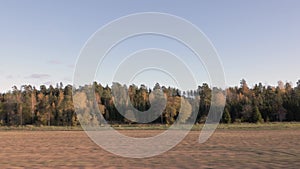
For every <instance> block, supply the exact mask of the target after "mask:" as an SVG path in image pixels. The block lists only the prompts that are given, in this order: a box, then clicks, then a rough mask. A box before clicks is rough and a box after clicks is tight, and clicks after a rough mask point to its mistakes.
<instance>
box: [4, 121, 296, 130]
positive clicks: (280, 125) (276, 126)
mask: <svg viewBox="0 0 300 169" xmlns="http://www.w3.org/2000/svg"><path fill="white" fill-rule="evenodd" d="M203 126H204V124H198V125H194V126H193V128H192V130H194V131H198V130H201V129H202V128H203ZM112 127H113V128H114V129H116V130H167V129H168V128H169V126H167V125H147V124H143V125H139V124H134V125H128V124H122V125H112ZM217 129H218V130H284V129H300V122H289V123H288V122H276V123H262V124H254V123H239V124H219V125H218V127H217ZM6 130H16V131H23V130H25V131H83V129H82V128H81V126H32V125H28V126H0V131H6Z"/></svg>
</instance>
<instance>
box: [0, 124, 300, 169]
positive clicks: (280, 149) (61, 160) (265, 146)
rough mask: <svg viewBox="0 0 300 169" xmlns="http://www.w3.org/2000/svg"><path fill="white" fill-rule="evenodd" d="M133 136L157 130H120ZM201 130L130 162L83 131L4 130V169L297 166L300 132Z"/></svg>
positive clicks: (0, 139)
mask: <svg viewBox="0 0 300 169" xmlns="http://www.w3.org/2000/svg"><path fill="white" fill-rule="evenodd" d="M120 132H121V133H123V134H126V135H129V136H134V137H148V136H154V135H156V134H158V133H161V132H162V131H159V130H122V131H120ZM198 137H199V131H191V132H190V134H189V135H188V136H187V137H186V138H185V139H184V140H183V141H182V142H181V143H180V144H179V145H177V146H176V147H175V148H173V149H171V150H170V151H169V152H166V153H164V154H162V155H159V156H156V157H152V158H145V159H129V158H122V157H118V156H115V155H113V154H111V153H108V152H106V151H104V150H103V149H101V148H100V147H98V146H97V145H96V144H95V143H93V142H92V141H91V140H90V139H89V138H88V136H87V135H86V134H85V133H84V132H83V131H11V130H9V131H0V168H23V167H25V168H141V167H142V168H298V167H299V166H300V129H284V130H264V129H262V130H232V129H230V130H229V129H228V130H226V129H218V130H217V131H216V132H215V133H214V135H213V136H212V137H211V138H210V139H209V140H208V141H207V142H206V143H204V144H199V143H198Z"/></svg>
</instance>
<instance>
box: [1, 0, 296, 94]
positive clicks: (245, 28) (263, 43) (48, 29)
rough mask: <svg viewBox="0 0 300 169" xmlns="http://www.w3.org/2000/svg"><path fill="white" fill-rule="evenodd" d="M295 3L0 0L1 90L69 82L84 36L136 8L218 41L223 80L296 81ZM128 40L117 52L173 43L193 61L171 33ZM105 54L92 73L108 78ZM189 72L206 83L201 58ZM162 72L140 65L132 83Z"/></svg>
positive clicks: (274, 0)
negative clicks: (180, 21)
mask: <svg viewBox="0 0 300 169" xmlns="http://www.w3.org/2000/svg"><path fill="white" fill-rule="evenodd" d="M299 9H300V1H298V0H285V1H283V0H264V1H262V0H226V1H221V0H209V1H208V0H207V1H200V0H191V1H183V0H182V1H176V0H175V1H174V0H164V1H161V0H152V1H141V0H119V1H116V0H102V1H97V0H95V1H93V0H88V1H83V0H43V1H39V0H23V1H19V0H0V92H3V91H7V90H10V89H11V88H12V86H14V85H15V86H17V87H19V86H21V85H23V84H31V85H35V86H39V85H41V84H45V85H50V84H52V85H55V84H56V83H59V82H63V83H64V84H72V79H73V73H74V69H75V65H76V61H77V57H78V55H79V53H80V51H81V49H82V48H83V46H84V45H85V43H86V42H87V40H88V39H89V38H90V37H91V36H92V35H93V34H94V33H95V32H96V31H97V30H99V28H101V27H103V26H104V25H106V24H107V23H109V22H111V21H113V20H115V19H118V18H120V17H122V16H126V15H129V14H134V13H137V12H162V13H168V14H172V15H176V16H179V17H181V18H184V19H186V20H188V21H189V22H191V23H193V24H194V25H196V26H197V27H198V28H199V29H200V30H202V32H203V33H204V34H205V35H206V36H207V37H208V38H209V39H210V41H211V42H212V44H213V45H214V47H215V48H216V50H217V52H218V54H219V57H220V60H221V62H222V64H223V69H224V73H225V78H226V85H227V86H236V85H239V82H240V80H241V79H242V78H244V79H246V81H247V83H248V84H249V85H250V86H252V85H254V84H255V83H258V82H262V83H263V84H267V85H277V81H278V80H282V81H283V82H292V83H293V84H294V85H295V84H296V81H297V80H298V79H300V74H299V72H298V71H297V69H298V68H299V63H300V31H299V30H300V22H299V20H300V10H299ZM164 41H166V42H167V41H168V42H167V43H164ZM127 42H128V44H127V45H126V44H125V43H124V44H123V47H122V44H121V45H120V47H119V51H116V50H115V51H114V53H115V55H117V54H119V55H120V54H121V55H122V54H124V53H122V52H124V50H125V51H126V52H127V53H128V52H129V51H133V49H140V48H147V47H160V48H167V49H168V48H172V49H175V52H178V55H180V54H182V55H184V56H181V59H183V60H186V62H188V63H189V64H191V65H193V63H192V61H189V55H185V54H186V53H185V52H183V51H185V49H182V50H180V49H181V48H180V47H179V45H178V44H175V43H174V42H172V41H171V40H166V39H164V38H162V37H155V36H146V37H142V38H139V37H137V38H135V39H134V38H133V39H129V40H128V41H127ZM172 44H173V45H174V46H172ZM128 46H130V47H128ZM126 52H125V53H126ZM110 55H113V53H112V54H110ZM108 56H109V55H108ZM109 58H110V57H108V59H107V60H106V62H104V63H105V64H104V66H103V67H102V69H101V68H99V70H98V74H97V75H96V76H95V77H96V78H95V79H96V80H97V81H99V82H100V83H102V84H106V83H108V84H110V83H111V81H110V80H109V79H110V78H111V77H112V75H111V74H112V73H111V72H113V71H114V69H113V68H111V67H113V65H116V64H117V63H118V61H117V60H113V59H112V61H110V60H109ZM111 58H113V57H111ZM137 64H138V63H137ZM192 67H193V68H194V69H197V65H193V66H192ZM152 73H153V72H152ZM193 73H194V74H195V76H197V77H198V79H199V83H201V82H200V81H201V79H203V82H207V81H208V83H209V79H208V75H207V73H205V68H204V67H203V66H202V65H201V64H199V70H196V71H194V72H193ZM168 78H170V77H168V76H166V75H164V74H161V73H159V72H158V73H156V74H155V73H154V74H151V72H144V74H139V75H138V76H137V77H136V78H135V79H133V80H132V82H134V83H146V85H148V86H151V85H153V84H154V83H156V82H161V83H162V84H164V85H170V84H171V83H172V84H173V82H171V81H172V79H170V80H166V79H168ZM172 84H171V85H172Z"/></svg>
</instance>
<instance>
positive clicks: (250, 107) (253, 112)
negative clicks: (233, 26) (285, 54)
mask: <svg viewBox="0 0 300 169" xmlns="http://www.w3.org/2000/svg"><path fill="white" fill-rule="evenodd" d="M92 86H93V87H94V91H95V92H94V96H95V101H96V104H97V106H98V108H99V110H100V112H101V113H102V115H103V117H104V118H105V120H107V121H108V122H109V123H111V124H125V123H129V124H131V123H132V121H130V120H128V119H126V118H124V116H122V115H121V114H120V113H119V112H118V110H117V109H116V107H115V104H114V101H113V100H114V96H113V95H112V88H114V87H116V86H122V85H121V84H119V83H113V84H112V86H111V87H110V86H108V85H106V86H102V85H101V84H100V83H97V82H94V83H93V84H92ZM85 87H87V86H85ZM122 87H123V88H126V90H127V91H128V96H129V99H130V100H124V104H128V102H129V101H130V103H132V105H133V106H134V108H136V109H137V110H139V111H146V110H148V109H149V108H150V107H151V104H150V100H149V98H151V97H149V96H151V95H150V93H151V92H152V91H154V90H155V89H159V90H161V91H162V92H163V93H164V95H165V96H166V98H167V103H166V107H165V109H164V110H163V112H162V113H161V114H160V116H159V117H158V118H157V119H156V120H153V121H152V122H151V123H152V124H167V125H169V124H172V123H173V122H174V121H175V120H176V118H177V117H178V113H179V109H180V107H181V104H180V103H181V102H182V100H183V101H184V104H183V105H184V109H185V110H187V111H186V112H190V113H186V114H185V115H184V116H183V117H182V119H181V120H182V121H183V122H186V121H188V120H189V119H190V118H191V117H192V116H194V117H195V116H196V122H195V123H204V122H205V119H206V118H207V115H208V111H209V109H210V106H211V102H212V97H211V94H212V92H213V90H215V89H214V88H210V86H209V85H208V84H206V83H204V84H202V85H200V86H198V88H197V89H196V90H189V91H180V90H179V89H176V88H172V87H165V86H160V85H159V84H158V83H157V84H156V85H155V86H154V87H153V89H151V88H147V87H146V86H145V85H141V86H139V87H138V86H136V85H129V86H128V87H127V86H126V85H123V86H122ZM82 88H84V87H81V89H82ZM72 90H73V88H72V86H71V85H67V86H63V84H62V83H60V84H57V85H56V86H55V87H53V86H51V85H50V86H49V87H46V86H45V85H41V86H40V87H39V89H37V88H35V87H33V86H31V85H23V86H22V87H21V88H17V87H16V86H14V87H13V88H12V90H11V91H8V92H5V93H0V126H23V125H36V126H76V125H80V123H79V120H78V118H79V117H78V115H77V114H76V113H75V109H74V105H73V98H72V97H73V96H72V93H73V91H72ZM76 90H80V89H76ZM216 90H221V93H223V94H224V95H225V93H226V105H225V108H224V113H223V116H222V118H221V122H222V123H242V122H247V123H264V122H277V121H278V122H281V121H300V80H299V81H298V82H297V85H296V86H295V87H293V86H292V85H291V83H288V82H286V83H284V82H282V81H279V82H278V85H277V86H266V85H262V83H258V84H256V85H254V86H253V87H252V88H250V87H249V86H248V84H247V82H246V81H245V80H244V79H242V80H241V81H240V85H239V86H235V87H228V88H226V89H216ZM86 97H88V95H87V94H84V93H81V95H80V98H81V99H83V100H84V99H85V98H86ZM124 111H126V110H124ZM126 113H129V114H131V115H130V116H133V118H134V116H135V115H136V112H130V111H129V112H126ZM80 116H82V115H81V114H80ZM80 118H83V117H80ZM84 120H88V121H89V120H94V121H95V117H93V115H92V114H86V117H84ZM81 121H82V120H81ZM97 122H98V121H97V120H96V121H95V123H97Z"/></svg>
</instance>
